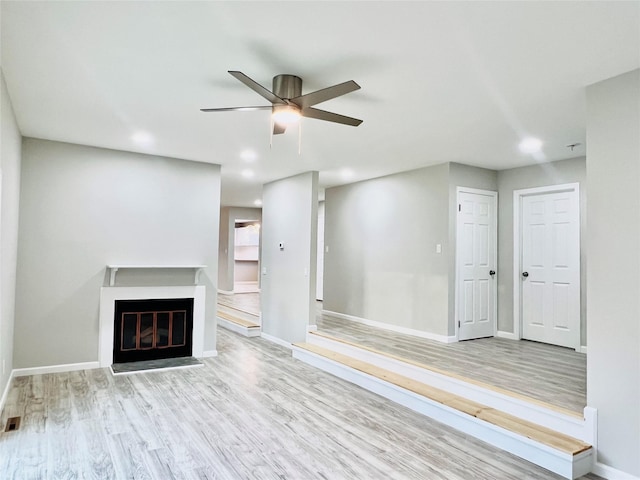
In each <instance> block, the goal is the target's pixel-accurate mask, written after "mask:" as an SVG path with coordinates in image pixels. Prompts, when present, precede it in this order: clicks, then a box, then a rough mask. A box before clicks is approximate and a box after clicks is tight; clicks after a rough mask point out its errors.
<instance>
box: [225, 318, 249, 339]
mask: <svg viewBox="0 0 640 480" xmlns="http://www.w3.org/2000/svg"><path fill="white" fill-rule="evenodd" d="M217 319H218V325H220V326H221V327H224V328H226V329H227V330H231V331H232V332H236V333H239V334H240V335H244V336H245V337H259V336H260V328H258V327H251V328H249V327H245V326H242V325H238V324H237V323H233V322H230V321H229V320H226V319H224V318H221V317H217Z"/></svg>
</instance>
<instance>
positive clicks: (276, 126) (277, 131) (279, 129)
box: [273, 122, 287, 135]
mask: <svg viewBox="0 0 640 480" xmlns="http://www.w3.org/2000/svg"><path fill="white" fill-rule="evenodd" d="M286 131H287V126H286V125H280V124H279V123H276V122H273V134H274V135H280V134H281V133H284V132H286Z"/></svg>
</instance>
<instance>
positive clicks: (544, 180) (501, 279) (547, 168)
mask: <svg viewBox="0 0 640 480" xmlns="http://www.w3.org/2000/svg"><path fill="white" fill-rule="evenodd" d="M586 178H587V169H586V160H585V158H584V157H580V158H571V159H569V160H562V161H559V162H552V163H544V164H540V165H531V166H528V167H521V168H512V169H509V170H501V171H499V172H498V204H499V208H498V264H499V266H500V269H499V270H498V292H499V294H498V330H500V331H504V332H513V191H514V190H520V189H523V188H533V187H544V186H547V185H560V184H563V183H576V182H578V183H580V252H581V254H580V281H581V284H582V290H581V292H580V306H581V308H580V318H581V321H580V329H581V335H580V344H581V345H586V344H587V343H586V342H587V310H586V305H587V297H586V295H587V289H586V286H587V268H586V266H587V265H586V223H587V221H586V218H587V217H586V210H587V208H586V198H587V185H586Z"/></svg>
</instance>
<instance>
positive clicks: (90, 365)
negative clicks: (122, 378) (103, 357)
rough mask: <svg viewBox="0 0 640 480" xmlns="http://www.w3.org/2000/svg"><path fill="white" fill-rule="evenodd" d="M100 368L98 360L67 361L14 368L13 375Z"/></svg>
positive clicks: (20, 375)
mask: <svg viewBox="0 0 640 480" xmlns="http://www.w3.org/2000/svg"><path fill="white" fill-rule="evenodd" d="M94 368H100V364H99V363H98V362H83V363H65V364H62V365H47V366H44V367H30V368H16V369H14V370H13V372H12V373H13V377H14V378H17V377H28V376H30V375H42V374H45V373H64V372H75V371H77V370H93V369H94Z"/></svg>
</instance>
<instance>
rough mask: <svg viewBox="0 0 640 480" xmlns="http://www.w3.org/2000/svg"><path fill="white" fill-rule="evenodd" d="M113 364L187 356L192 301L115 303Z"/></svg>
mask: <svg viewBox="0 0 640 480" xmlns="http://www.w3.org/2000/svg"><path fill="white" fill-rule="evenodd" d="M114 327H115V328H114V342H113V363H126V362H138V361H142V360H158V359H161V358H176V357H190V356H191V354H192V347H193V343H192V336H193V298H170V299H149V300H116V302H115V318H114Z"/></svg>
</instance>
